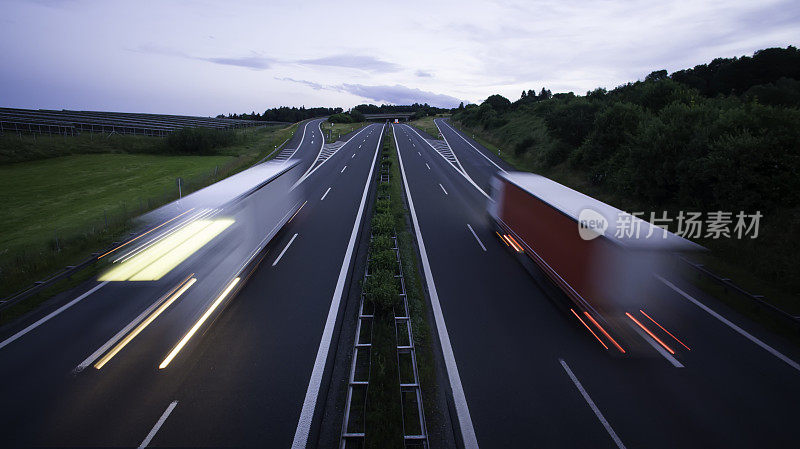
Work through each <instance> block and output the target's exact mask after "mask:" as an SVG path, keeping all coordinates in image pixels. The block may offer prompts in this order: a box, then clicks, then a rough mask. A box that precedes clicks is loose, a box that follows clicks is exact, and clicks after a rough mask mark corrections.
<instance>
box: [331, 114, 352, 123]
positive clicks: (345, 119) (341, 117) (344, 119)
mask: <svg viewBox="0 0 800 449" xmlns="http://www.w3.org/2000/svg"><path fill="white" fill-rule="evenodd" d="M328 121H329V122H331V123H353V118H352V117H351V116H350V114H333V115H331V116H330V117H328Z"/></svg>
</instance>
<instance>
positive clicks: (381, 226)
mask: <svg viewBox="0 0 800 449" xmlns="http://www.w3.org/2000/svg"><path fill="white" fill-rule="evenodd" d="M393 231H394V218H393V217H392V214H391V213H390V212H388V211H386V212H381V213H376V214H375V215H373V216H372V234H373V235H387V236H391V235H392V232H393Z"/></svg>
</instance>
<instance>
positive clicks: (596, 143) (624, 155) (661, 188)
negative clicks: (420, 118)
mask: <svg viewBox="0 0 800 449" xmlns="http://www.w3.org/2000/svg"><path fill="white" fill-rule="evenodd" d="M453 120H454V121H456V122H461V123H462V124H464V125H466V126H468V127H471V128H473V129H475V130H477V131H479V132H482V133H483V134H484V135H485V136H487V138H489V139H490V140H493V141H495V142H498V143H500V144H502V146H503V148H504V149H507V150H509V151H510V152H513V155H514V157H515V158H516V160H517V161H519V162H520V163H521V165H523V166H525V167H528V168H529V169H532V170H534V171H542V172H546V173H547V172H559V171H561V172H563V171H565V170H566V171H567V172H570V173H573V174H575V175H576V178H575V179H580V182H583V183H585V184H588V185H591V186H593V188H594V189H597V190H599V191H603V192H607V193H609V194H611V195H612V196H614V197H615V198H623V199H625V200H630V201H629V204H638V205H640V207H646V208H648V209H649V210H651V211H661V210H673V211H674V210H680V209H682V210H697V211H717V210H722V211H732V212H737V211H747V212H748V213H754V212H756V211H761V212H762V213H764V217H765V219H764V220H763V222H762V230H763V236H762V237H760V238H759V239H758V240H757V241H729V242H727V243H726V242H721V241H716V242H703V243H704V244H707V245H709V246H710V247H713V248H714V249H715V250H716V251H722V253H723V254H727V255H728V256H729V258H730V259H731V260H736V261H737V262H736V263H737V264H739V263H741V264H742V266H746V267H747V269H749V270H751V272H754V273H757V274H758V275H759V276H761V277H763V278H765V279H769V280H770V282H774V283H775V284H776V285H783V286H785V287H786V288H787V291H791V292H797V291H798V289H800V271H799V270H798V268H797V265H796V263H795V262H796V257H797V256H796V254H797V252H798V251H800V244H798V240H797V239H795V238H787V237H786V236H793V235H796V233H797V232H800V220H799V219H798V218H797V217H798V215H797V212H798V211H800V176H798V173H800V52H799V51H798V49H797V48H795V47H792V46H789V47H787V48H769V49H765V50H760V51H757V52H755V54H754V55H753V56H752V57H748V56H745V57H741V58H727V59H723V58H720V59H715V60H714V61H712V62H711V63H709V64H701V65H698V66H696V67H694V68H691V69H686V70H679V71H677V72H674V73H672V74H668V73H667V71H666V70H658V71H654V72H652V73H650V74H649V75H647V76H646V77H645V79H644V80H642V81H636V82H631V83H626V84H624V85H621V86H618V87H616V88H614V89H612V90H606V89H604V88H597V89H595V90H593V91H590V92H587V93H586V95H582V96H581V95H575V94H574V93H572V92H568V93H557V94H551V93H550V91H548V90H547V89H542V90H541V91H540V92H539V93H538V94H535V91H534V90H528V91H525V92H524V93H523V95H521V96H520V98H519V99H517V100H516V101H513V102H512V101H510V100H508V99H506V98H504V97H502V96H500V95H492V96H490V97H489V98H487V99H486V100H485V101H484V102H483V103H481V104H480V105H467V106H465V107H463V108H459V109H456V110H455V111H454V115H453ZM622 206H623V207H624V205H622ZM728 256H726V257H728ZM744 259H747V260H744Z"/></svg>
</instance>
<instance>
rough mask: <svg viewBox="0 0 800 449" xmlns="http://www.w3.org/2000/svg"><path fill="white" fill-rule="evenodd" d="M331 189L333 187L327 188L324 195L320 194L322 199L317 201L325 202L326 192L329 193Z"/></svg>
mask: <svg viewBox="0 0 800 449" xmlns="http://www.w3.org/2000/svg"><path fill="white" fill-rule="evenodd" d="M332 188H333V187H328V190H326V191H325V193H323V194H322V198H320V199H319V200H320V201H323V200H325V197H326V196H328V192H330V191H331V189H332Z"/></svg>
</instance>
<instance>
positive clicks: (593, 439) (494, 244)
mask: <svg viewBox="0 0 800 449" xmlns="http://www.w3.org/2000/svg"><path fill="white" fill-rule="evenodd" d="M320 123H321V120H311V121H307V122H304V123H303V124H302V125H301V126H300V127H299V128H298V130H297V132H296V134H295V136H293V137H292V139H290V141H289V142H288V143H287V145H286V147H285V148H286V149H284V150H283V151H281V152H280V153H279V154H278V155H277V157H276V161H277V162H271V163H272V164H282V165H279V166H280V167H286V168H285V170H286V172H285V173H286V174H285V175H281V176H279V177H277V178H275V181H272V182H273V183H274V184H273V186H270V185H268V186H267V187H265V188H264V189H262V190H259V191H258V192H262V191H264V192H266V191H267V189H268V188H272V187H275V188H276V189H277V188H280V189H283V190H282V191H288V192H291V193H287V194H286V198H288V199H289V200H291V201H289V202H290V203H291V205H292V206H291V207H289V208H288V209H287V210H290V211H291V212H292V215H291V219H289V221H288V223H287V224H286V225H285V226H284V227H283V229H281V230H280V232H278V233H277V234H276V235H275V236H274V237H273V238H272V239H271V240H269V241H268V242H264V241H263V240H260V239H261V238H262V236H267V237H268V236H270V235H272V234H271V233H272V230H270V229H261V228H259V227H258V226H256V228H257V229H253V226H251V227H249V228H248V227H246V226H245V227H242V226H231V227H230V228H226V229H225V230H223V231H221V233H220V234H219V235H218V236H216V237H215V238H213V239H211V240H210V242H209V243H208V244H206V245H204V246H203V247H202V248H200V249H199V250H198V251H197V252H194V253H193V254H191V255H190V256H188V258H187V259H186V260H185V261H183V262H181V263H180V264H179V265H177V267H176V268H174V269H172V270H171V271H169V273H167V274H166V275H165V276H163V277H161V278H160V279H158V280H156V281H145V282H133V281H103V282H101V281H98V280H93V281H89V282H86V283H83V284H82V285H80V286H78V287H77V288H75V289H73V290H71V291H69V292H65V293H63V294H60V295H58V296H57V297H55V298H54V299H53V300H51V301H49V302H48V303H47V304H45V306H44V307H42V308H41V310H39V311H37V312H36V313H34V314H32V315H31V316H28V317H25V318H24V319H21V320H19V321H17V322H14V323H11V324H10V325H7V326H4V327H3V328H2V329H0V398H2V407H0V432H2V435H3V440H2V441H3V446H7V447H16V446H147V445H154V446H256V447H279V448H286V447H296V448H301V447H313V446H315V443H316V441H317V439H316V438H315V434H317V433H318V432H320V430H319V426H320V425H321V424H320V422H321V418H320V413H321V410H322V409H324V407H323V404H322V403H323V402H324V400H325V399H324V398H325V395H326V389H327V388H328V386H327V385H328V382H329V381H330V379H329V377H330V370H331V366H332V364H333V363H332V358H333V357H337V355H336V354H335V352H336V351H335V347H336V342H335V338H336V337H335V335H336V331H335V329H336V327H337V325H338V323H340V322H341V320H342V318H341V317H342V311H343V310H344V308H345V299H344V298H346V297H347V296H348V291H347V289H348V288H349V286H350V285H351V284H352V283H353V280H352V275H353V273H352V264H353V261H354V258H355V255H354V252H355V251H356V248H355V246H356V242H357V240H358V237H359V233H360V232H361V231H362V230H363V221H364V210H365V206H366V202H367V199H368V193H369V191H370V189H371V188H373V187H371V186H374V182H371V180H374V176H375V169H374V167H375V165H376V161H377V154H378V150H379V146H380V139H381V135H382V130H384V129H385V126H386V125H383V124H372V125H369V126H367V127H365V128H362V129H360V130H358V131H356V132H354V133H351V134H350V135H348V136H345V137H344V139H343V141H344V142H339V143H338V144H336V145H323V137H322V134H321V130H320ZM436 124H437V126H438V127H439V129H440V131H441V134H442V139H441V140H439V138H438V137H439V136H425V135H424V133H422V132H421V131H418V130H415V129H413V128H411V127H409V126H407V125H391V126H392V127H393V130H394V133H393V134H394V138H395V139H396V142H397V146H398V150H399V155H400V160H401V172H402V176H403V181H404V187H405V189H406V192H407V194H408V196H409V198H408V200H409V205H410V206H412V223H413V226H414V233H415V234H416V238H417V243H418V244H419V246H420V249H421V251H420V252H421V255H420V257H421V260H422V269H423V276H424V278H425V283H426V287H427V289H428V292H429V296H430V300H431V306H432V307H431V308H432V311H433V313H432V314H433V316H434V321H435V322H434V330H435V332H436V334H437V337H438V338H437V339H436V341H438V342H439V343H441V348H438V349H437V352H439V357H437V359H440V360H442V364H443V365H444V371H445V372H446V373H447V379H448V381H449V389H448V390H449V391H450V392H451V394H450V399H449V402H450V405H451V410H452V415H453V416H452V421H453V422H454V423H455V425H456V426H457V429H455V431H456V434H457V435H458V438H457V439H459V444H460V445H462V446H464V447H468V448H473V447H484V448H506V447H612V448H613V447H620V448H621V447H630V448H633V447H648V448H649V447H664V448H674V447H796V446H797V434H796V430H795V428H794V425H796V423H797V422H798V419H800V408H799V407H798V404H797V402H798V399H800V365H798V364H797V361H798V360H800V353H799V352H798V350H797V349H796V348H795V347H794V346H792V345H790V344H788V343H786V342H784V341H782V340H781V339H780V338H779V337H776V336H774V335H772V334H769V333H767V332H764V331H763V330H761V329H760V328H759V327H758V326H757V325H754V324H753V323H751V322H749V321H748V320H747V319H745V318H743V317H741V316H740V315H738V314H736V313H734V312H732V311H731V310H729V309H728V308H727V307H725V306H724V305H723V304H721V303H719V302H718V301H716V300H714V299H713V298H710V297H708V296H707V295H705V294H703V293H701V292H699V291H697V290H696V289H695V288H693V287H692V286H691V285H689V284H687V283H686V282H684V281H683V280H682V279H679V278H674V277H668V278H665V279H663V282H661V283H660V285H661V287H660V289H659V291H658V292H656V294H655V295H653V297H651V298H648V301H647V304H648V305H647V313H648V314H649V315H650V316H651V317H653V318H654V319H656V320H657V321H658V323H660V324H662V325H663V326H664V327H665V328H666V329H669V331H670V332H672V333H673V334H674V335H675V336H676V337H678V338H680V341H681V342H683V343H684V344H685V345H686V349H685V350H681V351H678V352H677V353H676V354H675V355H674V356H673V355H669V354H666V353H664V352H663V351H661V352H659V351H656V350H655V349H652V350H647V351H646V352H645V353H643V354H640V355H637V356H636V357H624V358H622V357H614V356H612V355H611V354H609V353H608V352H607V351H606V350H605V349H603V348H602V347H601V346H600V344H599V343H598V341H597V340H595V339H594V338H593V337H592V336H591V334H589V332H587V330H586V329H585V328H583V327H582V326H581V324H580V322H578V321H577V320H576V319H575V318H574V317H573V316H571V315H570V314H569V312H568V311H566V310H565V308H564V307H563V300H564V298H563V297H562V296H561V295H560V293H559V292H558V291H557V290H555V289H554V288H553V287H552V286H551V285H550V284H549V282H548V281H547V280H546V279H544V277H543V276H542V275H541V274H540V273H538V272H537V271H536V270H535V269H534V270H532V271H531V270H527V269H526V268H525V267H524V266H523V264H522V263H521V261H522V260H523V259H520V258H519V256H518V255H516V254H515V253H514V252H512V251H510V250H509V249H508V248H507V247H506V246H505V245H504V244H503V243H501V242H500V240H498V239H497V238H496V235H495V233H494V230H493V229H492V227H491V226H490V224H489V220H488V218H487V214H486V205H487V201H488V198H487V194H488V193H489V181H490V179H491V177H492V176H493V174H494V173H496V172H497V171H499V170H510V167H508V166H507V165H506V164H505V163H504V162H503V161H501V160H499V159H498V158H497V157H496V156H495V155H493V154H490V153H489V152H488V151H487V150H486V149H485V148H483V147H481V146H480V145H479V144H477V143H476V142H474V141H473V140H472V139H470V138H469V137H468V136H465V135H464V134H463V133H460V132H459V131H457V130H455V129H454V128H452V127H451V126H450V124H449V123H447V121H445V120H442V119H437V120H436ZM251 174H252V172H251ZM262 198H264V199H262ZM186 201H187V202H188V199H187V200H186ZM287 201H288V200H287ZM274 204H276V201H275V200H274V198H273V199H267V197H266V196H264V197H262V196H259V193H253V194H251V195H250V196H248V197H246V199H244V200H241V201H237V202H235V203H231V204H227V203H226V206H224V207H221V208H220V209H219V210H215V211H212V212H208V213H209V214H217V215H214V216H226V217H231V218H232V219H235V220H237V223H242V222H245V223H246V222H248V220H249V219H250V218H252V217H256V216H260V215H259V214H263V213H264V212H265V211H267V210H268V209H270V208H271V207H272V206H273V205H274ZM175 207H176V208H179V207H180V205H179V204H177V205H176V206H175ZM165 210H167V211H169V209H165ZM176 210H177V209H176ZM205 213H207V212H201V211H199V210H198V211H193V212H191V213H190V212H187V214H188V215H186V216H185V217H182V218H181V217H179V218H178V219H176V221H175V222H174V223H172V224H171V225H170V226H175V228H176V229H177V227H178V225H179V224H180V223H181V220H186V222H187V223H188V222H189V221H191V220H193V219H194V218H191V217H198V216H200V215H195V214H205ZM209 216H212V215H208V216H207V217H209ZM170 226H167V227H164V228H163V229H161V230H159V231H157V232H158V233H162V234H161V235H163V236H164V238H167V237H168V235H170V233H171V232H173V231H172V230H170V229H171V228H170ZM175 232H178V231H175ZM154 235H156V234H155V233H154ZM242 242H246V243H242ZM254 242H261V243H258V245H256V246H255V248H254ZM262 243H263V244H265V246H264V247H263V248H262ZM134 246H135V245H134ZM248 256H249V257H248ZM243 260H244V261H246V262H249V263H242V261H243ZM237 279H238V281H237ZM151 318H152V319H151ZM132 330H134V332H131V331H132ZM134 333H135V337H134V338H132V339H130V340H127V341H126V338H125V337H126V336H130V335H134ZM121 342H126V344H125V345H124V347H121V348H120V349H119V350H118V351H117V352H115V350H114V348H118V347H119V345H120V344H121ZM654 347H655V346H654ZM112 353H113V357H110V358H109V354H112ZM106 359H107V360H106ZM102 360H106V361H105V363H104V364H103V365H102V366H101V367H99V368H97V365H98V363H100V362H101V361H102ZM334 431H336V429H334Z"/></svg>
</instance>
